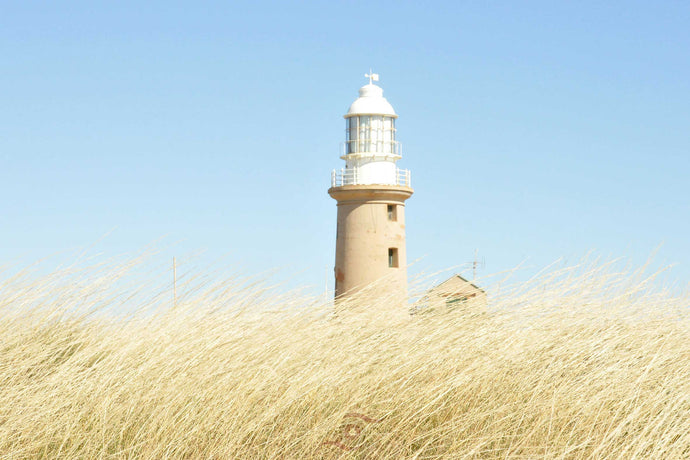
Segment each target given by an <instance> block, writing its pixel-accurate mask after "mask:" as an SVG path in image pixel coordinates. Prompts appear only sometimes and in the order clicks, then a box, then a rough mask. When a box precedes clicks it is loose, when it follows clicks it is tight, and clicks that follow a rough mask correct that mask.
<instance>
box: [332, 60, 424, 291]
mask: <svg viewBox="0 0 690 460" xmlns="http://www.w3.org/2000/svg"><path fill="white" fill-rule="evenodd" d="M366 77H367V78H369V84H367V85H364V86H363V87H361V88H360V90H359V98H357V99H356V100H355V101H354V102H353V103H352V105H351V106H350V109H349V110H348V112H347V114H345V127H346V140H345V142H344V144H343V147H344V148H343V152H342V156H341V157H340V158H341V159H343V160H345V168H343V169H341V170H339V171H337V170H334V171H333V173H332V174H331V188H330V189H329V190H328V194H329V195H330V196H331V197H332V198H334V199H335V200H336V201H337V202H338V227H337V233H336V249H335V296H336V298H342V297H343V296H347V295H348V293H353V292H356V291H357V290H358V289H360V288H362V287H364V286H366V285H368V284H370V283H372V282H374V281H377V280H379V279H381V278H384V277H385V281H383V282H382V283H381V285H380V288H379V289H381V290H383V291H385V292H382V294H392V295H395V296H399V297H400V298H404V297H405V296H406V295H407V266H406V264H407V257H406V251H405V200H407V199H408V198H409V197H410V196H412V193H413V190H412V188H411V187H410V172H409V171H408V170H401V169H398V168H397V166H396V162H397V161H398V160H399V159H400V158H402V155H401V151H402V149H401V146H400V143H399V142H398V141H396V139H395V132H396V130H395V119H396V118H398V116H397V115H396V114H395V111H394V110H393V107H392V106H391V105H390V103H389V102H388V101H387V100H386V99H385V98H384V97H383V90H382V89H381V88H380V87H379V86H377V85H375V84H374V83H373V82H374V81H378V75H376V74H372V73H371V72H370V73H369V74H367V75H366Z"/></svg>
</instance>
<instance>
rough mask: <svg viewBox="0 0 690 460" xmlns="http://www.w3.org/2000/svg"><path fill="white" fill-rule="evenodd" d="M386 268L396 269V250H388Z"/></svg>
mask: <svg viewBox="0 0 690 460" xmlns="http://www.w3.org/2000/svg"><path fill="white" fill-rule="evenodd" d="M388 266H389V267H391V268H398V248H388Z"/></svg>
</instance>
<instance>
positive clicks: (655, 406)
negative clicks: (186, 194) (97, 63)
mask: <svg viewBox="0 0 690 460" xmlns="http://www.w3.org/2000/svg"><path fill="white" fill-rule="evenodd" d="M127 269H128V268H127V267H121V268H118V267H115V268H113V267H108V266H104V267H87V268H82V269H79V270H77V269H64V270H61V271H58V272H55V273H53V274H51V275H45V276H41V277H38V276H36V275H28V274H19V275H13V276H10V275H7V277H5V278H4V279H3V281H0V458H2V459H23V458H46V459H53V458H83V459H97V458H103V459H105V458H145V459H149V458H150V459H162V458H189V459H197V458H199V459H236V458H248V459H254V458H257V459H263V458H266V459H269V458H270V459H273V458H276V459H310V458H334V459H335V458H343V459H348V458H392V459H404V458H409V459H412V458H415V459H432V458H433V459H438V458H458V459H462V458H467V459H474V458H477V459H489V458H491V459H493V458H496V459H498V458H501V459H506V458H509V459H518V458H520V459H533V458H549V459H551V458H567V459H579V458H587V459H596V458H625V459H633V458H639V459H654V458H657V459H688V458H690V317H689V314H688V304H689V303H690V302H688V297H687V296H681V297H678V296H676V297H673V296H671V295H670V294H668V293H666V292H664V291H663V290H661V289H659V288H658V287H655V286H656V281H655V280H654V279H653V277H652V278H645V277H644V276H643V275H642V274H641V273H638V272H633V273H617V272H616V270H615V269H614V268H613V266H607V265H586V266H578V267H573V268H570V269H561V270H555V269H554V270H551V271H548V272H546V273H543V274H541V275H540V276H539V277H537V278H536V279H533V280H531V281H529V282H526V283H522V284H520V285H515V286H511V287H501V288H500V289H499V286H498V284H496V285H495V286H494V287H493V288H491V289H489V305H488V307H487V309H486V310H485V311H477V310H473V309H469V310H466V311H463V310H462V309H455V310H452V311H447V310H443V309H437V310H434V311H424V312H423V313H421V312H420V313H418V314H414V315H410V314H409V311H408V308H407V307H406V306H401V305H398V304H395V302H393V301H390V300H388V299H382V298H377V297H376V296H373V295H369V294H367V293H364V294H363V295H362V296H361V297H360V298H358V299H354V300H353V301H352V302H350V303H348V304H343V305H339V306H338V309H337V311H334V310H333V307H332V305H328V304H325V302H324V301H323V299H321V300H315V299H309V298H305V297H304V296H302V295H301V294H299V293H281V292H280V289H279V288H271V287H268V286H267V285H266V284H265V283H261V282H257V283H252V282H251V281H241V280H221V281H217V282H208V281H204V280H203V279H200V280H194V281H189V282H187V283H186V285H185V283H182V285H181V286H179V287H178V294H179V298H178V302H177V305H176V306H174V307H173V306H171V305H170V302H169V299H170V297H171V293H170V290H164V291H162V292H159V293H157V294H156V293H154V294H151V295H150V296H149V297H146V295H142V292H141V290H142V289H143V288H141V289H139V288H133V289H129V288H124V287H123V286H126V285H127V278H126V276H127V274H126V272H127ZM123 276H124V277H125V278H122V277H123ZM195 283H196V284H195ZM138 289H139V290H138ZM144 294H146V293H145V292H144ZM133 299H136V302H138V303H136V302H135V303H136V308H134V309H132V308H128V309H124V308H123V309H122V310H119V308H120V306H121V305H131V304H132V302H133V301H134V300H133ZM120 311H121V312H120ZM125 311H126V313H124V312H125Z"/></svg>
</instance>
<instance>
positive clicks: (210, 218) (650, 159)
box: [0, 1, 690, 291]
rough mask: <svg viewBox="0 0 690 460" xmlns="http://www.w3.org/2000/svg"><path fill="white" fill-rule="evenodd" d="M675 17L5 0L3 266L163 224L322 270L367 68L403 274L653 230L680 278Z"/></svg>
mask: <svg viewBox="0 0 690 460" xmlns="http://www.w3.org/2000/svg"><path fill="white" fill-rule="evenodd" d="M688 24H690V3H688V2H681V1H678V2H671V1H669V2H664V1H660V2H635V1H628V2H599V1H583V2H546V1H544V2H430V3H424V4H422V3H421V2H405V1H395V2H284V3H277V2H174V1H172V2H171V1H166V2H158V1H152V2H129V1H121V2H98V3H94V2H59V4H58V3H54V4H45V3H43V2H31V1H23V2H0V53H1V55H2V56H3V59H2V60H0V107H2V110H1V111H0V196H1V197H2V198H1V199H0V265H7V264H10V265H13V264H14V265H17V264H19V265H22V264H27V263H30V262H33V261H35V260H38V259H41V258H43V257H46V256H51V255H54V254H72V252H74V251H78V250H79V249H80V248H84V247H87V246H88V247H90V248H91V249H89V250H90V251H92V252H93V253H99V254H103V255H105V256H111V255H118V254H128V253H132V254H133V253H136V252H137V251H139V250H141V249H142V248H143V247H146V246H148V245H150V244H152V243H154V242H156V241H159V240H160V239H161V238H163V240H162V242H159V243H156V245H157V246H158V247H159V248H160V253H159V254H158V255H157V256H155V257H158V258H160V260H168V258H169V257H171V256H172V255H177V256H178V257H180V256H184V255H188V254H193V253H197V252H198V251H200V250H202V251H204V252H203V255H201V256H199V257H198V258H196V259H194V260H195V262H193V263H195V264H197V263H200V261H205V260H215V259H218V258H222V261H223V262H222V263H223V264H226V265H227V266H229V267H232V269H233V270H236V271H240V272H246V273H257V272H263V271H266V270H270V269H273V268H279V269H282V270H283V271H284V272H285V273H288V274H289V276H290V277H291V283H292V284H295V285H308V286H312V287H313V289H314V290H316V291H319V290H323V285H324V277H325V273H328V281H329V283H330V287H331V289H332V267H333V262H334V246H335V218H336V207H335V202H334V201H333V200H332V199H331V198H330V197H329V196H328V195H327V193H326V190H327V189H328V187H329V185H330V182H329V181H330V171H331V169H333V168H340V167H342V164H343V163H344V162H342V160H340V159H339V158H338V157H339V144H340V142H342V141H343V140H344V128H345V124H344V120H343V118H342V115H343V114H344V113H345V112H346V111H347V108H348V106H349V104H350V103H351V102H352V101H353V100H354V99H355V98H356V96H357V90H358V88H359V87H360V86H362V85H363V84H365V83H366V80H365V78H364V73H365V72H367V71H368V70H369V68H372V69H373V70H374V71H375V72H377V73H379V74H380V75H381V81H380V85H381V87H382V88H383V89H384V96H385V97H387V99H388V100H389V101H390V102H391V104H392V105H393V107H394V108H395V110H396V112H397V113H398V115H399V116H400V118H399V120H398V124H397V128H398V139H399V140H400V141H401V142H402V144H403V159H402V160H401V161H400V162H399V166H400V167H401V168H407V169H410V170H411V171H412V185H413V187H414V189H415V195H413V197H412V198H411V199H410V200H409V201H408V202H407V208H406V214H407V222H406V224H407V242H408V258H409V261H414V260H417V259H421V260H420V261H419V262H418V263H417V264H416V265H415V267H414V268H413V269H412V272H413V273H414V272H417V271H425V272H430V271H436V270H441V269H444V268H448V267H451V266H456V265H460V264H464V263H467V262H470V261H471V260H472V258H473V256H474V252H475V250H478V251H479V255H480V258H481V259H483V260H485V268H484V269H483V270H482V273H480V274H481V275H486V274H490V273H496V272H500V271H503V270H508V269H511V268H513V267H515V266H517V265H519V264H521V263H523V264H524V265H525V266H526V267H527V268H526V269H525V273H526V275H525V276H529V274H531V273H533V272H535V271H536V270H537V269H538V268H541V267H543V266H545V265H547V264H549V263H551V262H553V261H555V260H557V259H559V258H563V260H564V262H563V263H566V264H567V263H575V262H577V261H578V260H579V259H580V258H581V257H582V256H584V255H585V254H587V253H588V252H589V251H595V253H596V254H598V255H601V256H602V257H604V258H615V257H625V258H629V259H630V260H632V262H633V263H634V264H641V263H643V262H645V261H646V260H647V258H648V256H649V255H650V254H651V253H652V251H654V249H655V248H657V247H658V246H659V245H661V247H660V249H659V252H658V254H657V255H656V258H655V264H656V265H658V266H664V265H667V264H676V266H675V267H674V268H673V270H672V271H671V280H672V281H674V282H675V283H677V284H679V285H681V286H686V285H687V284H688V281H689V280H690V239H689V238H688V235H690V184H689V179H688V177H689V176H690V27H688ZM183 260H185V259H184V257H183ZM189 263H190V264H191V263H192V262H191V261H190V262H189ZM464 273H465V274H468V272H464Z"/></svg>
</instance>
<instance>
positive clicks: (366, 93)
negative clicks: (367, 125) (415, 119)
mask: <svg viewBox="0 0 690 460" xmlns="http://www.w3.org/2000/svg"><path fill="white" fill-rule="evenodd" d="M364 114H367V115H388V116H392V117H397V115H396V114H395V110H393V106H392V105H391V104H390V102H388V101H387V100H386V98H385V97H383V89H381V87H379V86H376V85H374V84H373V83H369V84H368V85H364V86H362V87H361V88H360V89H359V97H358V98H357V99H355V102H353V103H352V105H351V106H350V109H349V110H348V111H347V114H345V118H348V117H351V116H353V115H364Z"/></svg>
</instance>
